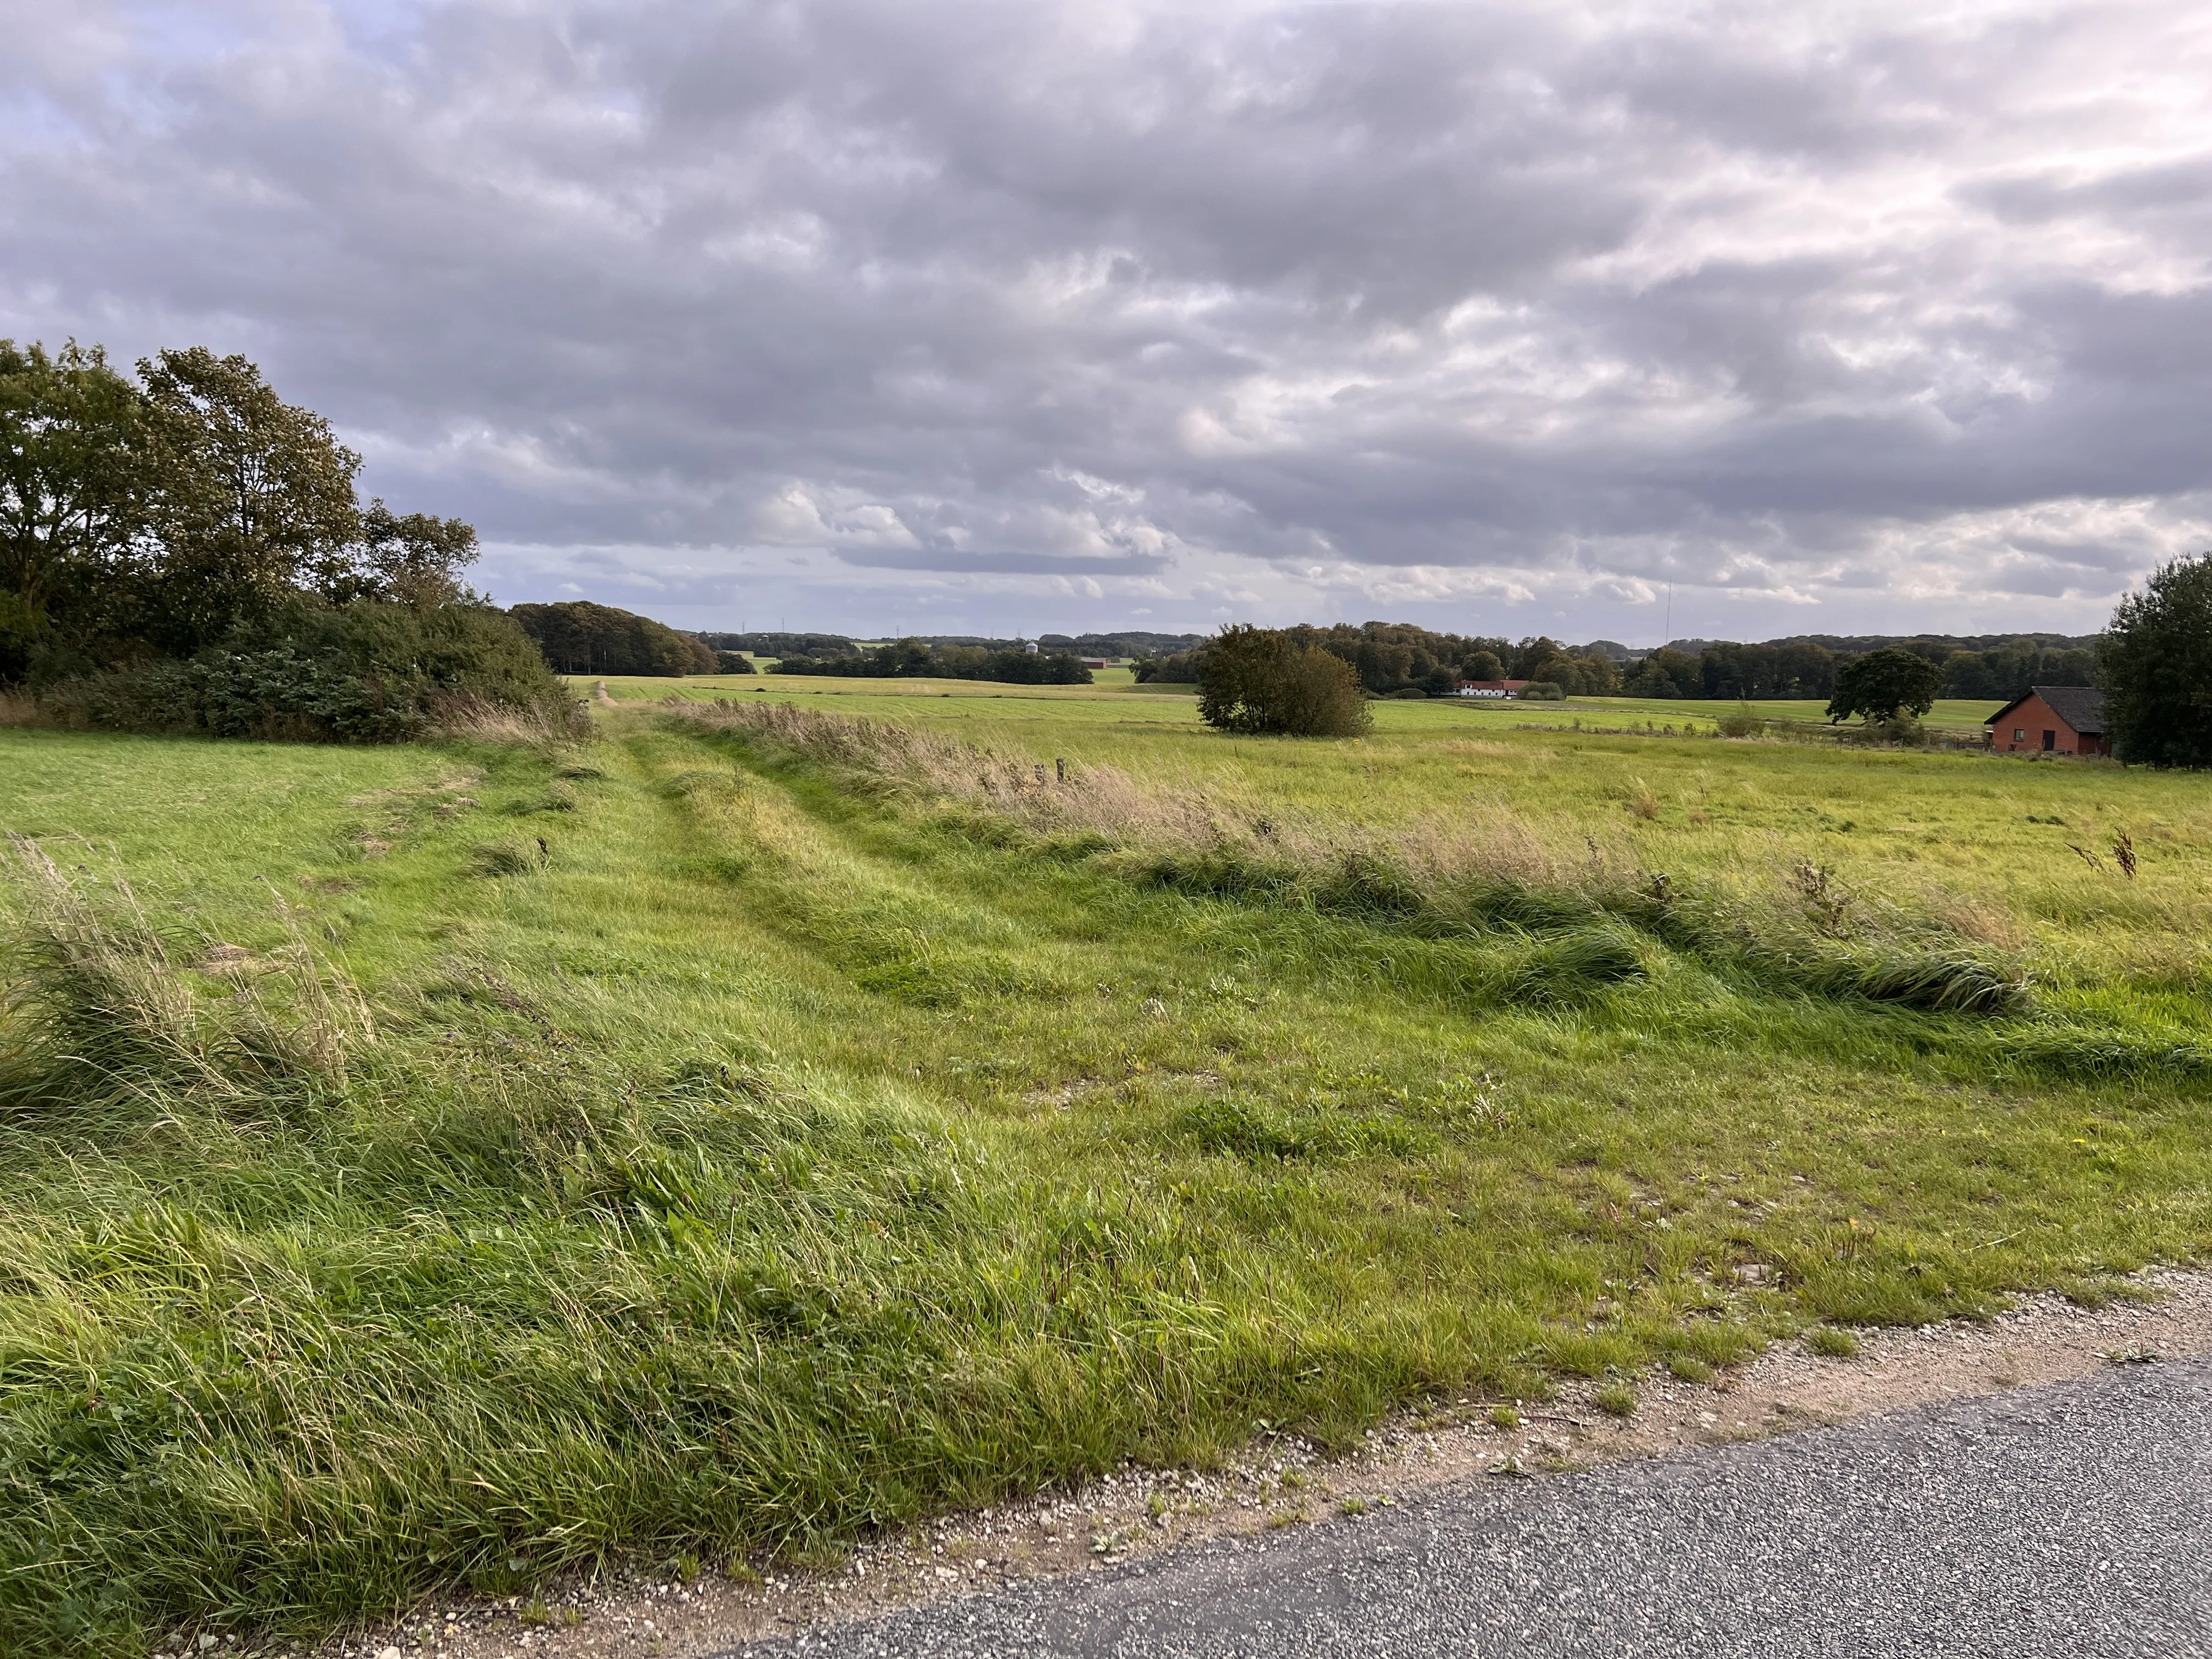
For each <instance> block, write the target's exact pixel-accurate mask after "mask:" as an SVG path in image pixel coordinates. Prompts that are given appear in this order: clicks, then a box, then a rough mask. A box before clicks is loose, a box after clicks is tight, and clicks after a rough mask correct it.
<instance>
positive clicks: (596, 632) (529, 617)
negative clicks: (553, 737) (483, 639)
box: [507, 599, 722, 675]
mask: <svg viewBox="0 0 2212 1659" xmlns="http://www.w3.org/2000/svg"><path fill="white" fill-rule="evenodd" d="M507 615H508V616H510V617H513V618H514V620H515V621H516V622H518V623H520V624H521V625H522V631H523V632H524V633H526V634H527V635H530V637H531V639H532V641H534V642H535V643H536V644H537V647H538V650H539V651H540V652H542V653H544V657H545V660H546V662H547V663H548V664H549V665H550V666H551V667H552V669H553V671H554V672H556V673H558V674H656V675H683V674H712V673H714V672H715V671H717V670H718V669H720V667H721V666H722V662H721V659H720V657H718V656H717V655H715V653H714V647H711V646H709V645H708V644H707V643H706V642H705V641H702V639H701V638H700V637H699V636H698V635H696V634H683V633H678V631H677V630H676V629H672V628H671V627H669V626H668V625H667V624H666V623H657V622H655V621H653V618H652V617H641V616H638V615H637V614H636V613H635V612H634V611H618V610H617V609H615V607H614V606H612V605H593V604H592V603H591V601H590V600H588V599H569V600H565V601H563V602H562V603H561V604H559V605H515V606H513V608H512V609H511V610H509V611H507Z"/></svg>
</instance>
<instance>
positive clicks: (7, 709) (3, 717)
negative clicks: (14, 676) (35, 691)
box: [0, 688, 45, 726]
mask: <svg viewBox="0 0 2212 1659" xmlns="http://www.w3.org/2000/svg"><path fill="white" fill-rule="evenodd" d="M43 724H45V720H44V717H43V716H42V715H41V714H40V712H39V705H38V703H37V702H35V701H34V700H33V698H32V697H31V696H28V695H27V693H24V692H21V691H11V690H7V689H5V688H0V726H40V725H43Z"/></svg>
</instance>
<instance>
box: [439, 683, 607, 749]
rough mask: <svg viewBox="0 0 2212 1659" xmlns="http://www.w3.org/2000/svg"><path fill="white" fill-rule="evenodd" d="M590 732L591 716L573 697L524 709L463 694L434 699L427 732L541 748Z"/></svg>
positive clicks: (446, 736) (486, 698)
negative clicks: (435, 700) (564, 700)
mask: <svg viewBox="0 0 2212 1659" xmlns="http://www.w3.org/2000/svg"><path fill="white" fill-rule="evenodd" d="M590 731H591V719H590V716H589V715H587V714H586V713H585V712H584V706H583V704H582V703H580V702H577V701H576V700H574V698H571V699H568V701H566V702H561V703H538V704H532V706H530V707H528V708H518V707H516V706H514V705H513V704H512V703H504V702H495V701H494V700H492V699H491V698H489V697H479V696H471V695H465V694H464V695H457V696H443V697H441V698H439V699H438V700H437V702H435V705H434V706H433V708H432V710H431V726H430V732H429V735H430V736H432V737H434V738H462V739H467V740H472V741H475V742H479V743H506V744H527V745H531V746H537V747H542V746H544V745H546V744H562V743H569V742H573V741H574V740H575V739H576V738H580V737H584V736H586V735H587V734H588V733H589V732H590Z"/></svg>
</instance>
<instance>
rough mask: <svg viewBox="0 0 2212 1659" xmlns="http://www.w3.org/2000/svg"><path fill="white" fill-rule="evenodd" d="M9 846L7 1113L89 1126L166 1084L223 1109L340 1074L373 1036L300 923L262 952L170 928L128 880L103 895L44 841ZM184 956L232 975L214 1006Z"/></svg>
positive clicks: (222, 975)
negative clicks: (84, 885) (76, 877)
mask: <svg viewBox="0 0 2212 1659" xmlns="http://www.w3.org/2000/svg"><path fill="white" fill-rule="evenodd" d="M8 864H9V874H10V875H11V876H13V878H15V880H14V885H15V896H16V901H17V903H18V905H19V907H20V911H21V915H20V917H19V920H18V924H17V926H16V927H15V930H14V932H13V933H12V936H11V938H10V939H9V945H8V949H7V953H6V956H5V957H4V959H0V964H3V965H0V1121H4V1122H6V1123H9V1124H10V1125H12V1126H14V1127H21V1128H27V1129H30V1130H33V1132H40V1131H47V1130H52V1129H57V1128H61V1127H74V1128H77V1129H88V1128H92V1127H96V1126H98V1125H100V1124H101V1123H112V1122H115V1121H117V1117H118V1112H120V1113H121V1114H122V1115H125V1116H128V1115H130V1114H131V1110H132V1109H134V1108H137V1107H140V1106H143V1105H146V1104H148V1103H150V1102H152V1101H154V1100H155V1097H157V1096H166V1097H176V1098H178V1099H182V1100H189V1101H191V1102H194V1103H198V1104H201V1105H204V1106H208V1107H211V1108H214V1109H218V1110H224V1109H232V1108H254V1107H258V1106H259V1105H261V1104H264V1103H268V1102H269V1101H270V1100H271V1099H272V1098H277V1097H283V1096H284V1095H286V1094H287V1093H288V1092H296V1091H297V1090H298V1088H299V1087H301V1086H302V1085H306V1084H307V1083H310V1082H312V1081H315V1080H326V1081H328V1082H331V1083H333V1084H343V1079H344V1071H345V1062H346V1056H347V1054H348V1052H349V1049H351V1048H353V1047H355V1046H356V1044H357V1043H359V1042H362V1041H364V1040H366V1039H367V1038H368V1037H369V1036H371V1035H372V1027H371V1025H370V1023H369V1018H368V1010H367V1006H366V1005H365V1004H363V1003H362V1001H361V999H360V997H359V995H358V994H357V993H356V992H354V991H353V990H352V989H351V987H349V985H346V984H344V983H343V982H342V981H337V980H336V979H334V978H333V977H332V976H331V975H328V974H326V973H325V972H324V971H322V970H321V969H320V968H319V964H318V963H316V962H315V960H314V958H313V956H312V955H311V954H310V952H309V951H308V950H307V945H306V943H305V941H304V939H301V936H300V934H299V933H298V931H297V929H296V928H295V929H293V930H292V938H291V942H290V944H289V945H288V946H287V947H285V948H284V949H283V950H282V951H277V952H274V953H271V954H270V955H267V956H264V957H259V958H253V957H251V955H250V953H248V952H246V951H243V950H241V949H240V947H238V946H235V945H224V944H222V942H220V941H216V940H210V939H196V940H177V939H170V938H167V937H165V936H164V935H163V933H161V931H160V930H159V929H157V928H156V927H155V926H154V925H153V924H152V922H151V921H149V919H148V917H147V915H146V913H145V911H144V910H143V908H142V907H141V906H140V905H139V903H138V902H137V896H136V895H135V894H133V893H132V892H131V889H130V887H129V885H128V884H125V883H124V882H122V881H120V880H118V881H116V882H115V883H114V884H113V885H112V898H111V899H110V900H109V901H108V902H106V904H105V905H102V904H99V903H95V902H94V901H93V900H92V899H91V898H89V897H88V896H87V895H86V894H85V892H84V891H83V890H82V889H81V888H80V886H79V885H78V884H76V882H74V881H72V879H71V878H70V876H69V875H67V874H65V873H64V872H63V871H62V869H61V868H60V866H58V865H57V864H56V863H55V862H54V860H52V858H51V857H50V856H48V854H46V851H45V849H44V848H41V847H40V846H39V845H38V844H37V843H36V842H33V841H31V840H29V839H27V837H24V836H14V835H11V836H9V855H8ZM277 902H278V904H279V905H280V907H281V906H282V904H283V901H282V900H281V899H280V900H278V901H277ZM247 963H250V964H251V969H252V971H246V970H245V969H246V964H247ZM187 969H194V970H197V971H198V972H200V973H202V974H204V975H208V976H210V977H211V978H216V979H218V980H220V981H223V983H224V987H225V991H226V993H227V994H225V995H224V996H223V998H222V1004H223V1006H222V1007H221V1008H220V1009H216V1008H211V1007H210V1006H209V1003H208V1000H207V999H206V998H204V997H203V996H202V995H201V994H199V993H198V992H197V991H196V990H195V989H194V987H193V986H192V984H191V982H190V980H189V979H188V977H187V972H186V970H187Z"/></svg>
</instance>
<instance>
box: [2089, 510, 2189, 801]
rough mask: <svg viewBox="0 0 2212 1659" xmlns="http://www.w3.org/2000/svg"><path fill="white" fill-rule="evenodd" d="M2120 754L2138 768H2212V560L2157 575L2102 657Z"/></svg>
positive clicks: (2115, 626) (2133, 600)
mask: <svg viewBox="0 0 2212 1659" xmlns="http://www.w3.org/2000/svg"><path fill="white" fill-rule="evenodd" d="M2097 683H2098V684H2100V686H2102V687H2103V689H2104V693H2105V722H2106V729H2107V730H2108V731H2109V732H2111V733H2112V749H2113V752H2114V753H2115V754H2117V755H2118V757H2120V758H2121V759H2122V760H2124V761H2128V762H2130V763H2134V764H2136V765H2138V766H2191V767H2197V766H2212V553H2208V554H2204V555H2203V556H2199V557H2197V558H2194V559H2176V560H2175V561H2174V562H2172V563H2171V564H2168V565H2164V566H2161V567H2160V568H2158V569H2156V570H2154V571H2153V572H2152V573H2151V575H2150V580H2148V581H2147V582H2145V583H2144V584H2143V591H2142V592H2140V593H2130V594H2129V595H2128V596H2127V598H2125V599H2122V600H2121V601H2120V604H2119V608H2118V610H2117V611H2113V613H2112V628H2111V629H2110V630H2109V631H2108V632H2107V633H2106V635H2105V637H2104V639H2103V640H2102V641H2100V644H2099V646H2098V650H2097Z"/></svg>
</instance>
